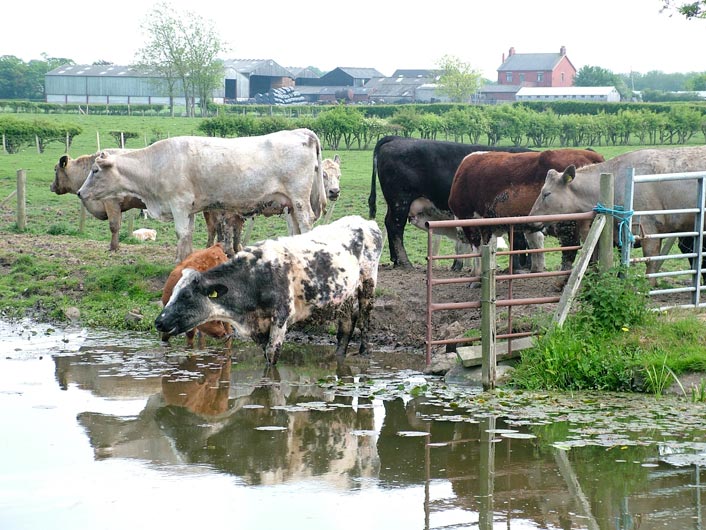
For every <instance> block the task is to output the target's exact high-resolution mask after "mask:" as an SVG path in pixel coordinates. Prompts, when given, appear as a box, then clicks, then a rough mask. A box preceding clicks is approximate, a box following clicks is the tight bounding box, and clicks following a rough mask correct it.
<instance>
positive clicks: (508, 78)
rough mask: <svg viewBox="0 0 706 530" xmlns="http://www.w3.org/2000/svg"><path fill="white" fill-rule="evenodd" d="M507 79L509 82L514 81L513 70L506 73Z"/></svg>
mask: <svg viewBox="0 0 706 530" xmlns="http://www.w3.org/2000/svg"><path fill="white" fill-rule="evenodd" d="M505 81H507V82H508V83H512V72H507V73H506V74H505Z"/></svg>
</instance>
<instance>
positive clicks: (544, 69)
mask: <svg viewBox="0 0 706 530" xmlns="http://www.w3.org/2000/svg"><path fill="white" fill-rule="evenodd" d="M575 76H576V68H574V65H573V64H571V61H570V60H569V58H568V57H567V56H566V47H565V46H562V47H561V48H560V49H559V53H516V52H515V48H510V51H509V53H508V55H507V57H505V54H503V62H502V64H501V65H500V67H499V68H498V84H497V85H486V86H484V87H483V88H482V89H481V98H482V100H484V101H485V102H487V103H494V102H501V101H515V94H516V93H517V91H518V90H520V88H522V87H570V86H573V84H574V77H575Z"/></svg>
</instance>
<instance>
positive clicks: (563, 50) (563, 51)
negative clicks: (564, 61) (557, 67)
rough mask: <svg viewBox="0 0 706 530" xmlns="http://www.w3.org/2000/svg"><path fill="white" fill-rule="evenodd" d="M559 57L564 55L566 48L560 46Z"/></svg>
mask: <svg viewBox="0 0 706 530" xmlns="http://www.w3.org/2000/svg"><path fill="white" fill-rule="evenodd" d="M559 55H561V56H562V57H563V56H564V55H566V46H562V47H561V48H559Z"/></svg>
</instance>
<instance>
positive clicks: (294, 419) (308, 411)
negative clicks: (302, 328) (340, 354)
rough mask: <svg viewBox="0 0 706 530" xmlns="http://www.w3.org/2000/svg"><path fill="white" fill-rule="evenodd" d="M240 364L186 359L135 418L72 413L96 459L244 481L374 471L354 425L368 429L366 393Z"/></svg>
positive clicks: (348, 483) (366, 439) (345, 484)
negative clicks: (214, 472)
mask: <svg viewBox="0 0 706 530" xmlns="http://www.w3.org/2000/svg"><path fill="white" fill-rule="evenodd" d="M253 353H254V352H253ZM246 362H247V361H246ZM242 364H243V363H241V366H238V369H237V371H236V370H233V371H232V366H231V361H230V358H229V357H223V356H215V355H208V354H203V355H201V354H199V355H194V356H189V357H187V358H184V359H183V360H182V361H181V362H179V364H178V365H177V366H176V367H175V368H174V369H173V370H170V371H169V373H166V374H165V375H163V377H162V380H161V389H162V391H161V393H158V394H156V395H153V396H150V397H149V398H148V399H147V401H146V406H145V408H144V409H143V410H142V411H141V412H140V414H138V415H137V416H115V415H107V414H100V413H95V412H84V413H81V414H79V417H78V419H79V422H80V423H81V425H83V427H84V428H85V429H86V431H87V433H88V436H89V438H90V441H91V445H92V446H93V447H94V451H95V455H96V458H109V457H121V458H138V459H147V460H151V461H155V462H160V463H184V462H188V463H208V464H211V465H213V466H214V467H215V468H217V469H220V470H224V471H226V472H229V473H232V474H234V475H237V476H239V477H242V478H243V479H244V480H245V481H246V482H248V483H251V484H277V483H281V482H284V481H291V480H299V479H302V478H307V477H312V476H319V477H321V476H323V477H324V478H325V480H326V481H327V482H330V483H331V485H333V486H334V487H340V488H350V487H352V482H353V481H354V480H356V479H358V478H361V477H364V478H367V477H374V476H377V474H378V471H379V460H378V458H377V448H376V444H375V437H374V436H360V435H357V434H356V432H355V431H371V430H372V429H374V421H373V409H372V407H370V408H366V407H365V405H366V404H367V405H370V404H371V402H370V400H364V399H358V400H357V401H356V408H355V409H354V408H353V406H352V405H353V398H352V397H348V396H336V397H334V396H333V395H332V394H330V393H328V391H327V390H326V389H325V388H322V387H321V386H320V385H319V384H317V382H316V380H317V379H318V377H317V376H302V375H301V373H302V372H301V369H300V371H298V372H295V370H296V368H295V367H289V366H287V367H282V368H280V369H277V368H275V367H268V368H267V369H266V370H265V373H264V374H263V371H262V369H261V368H260V366H258V367H257V368H252V369H248V368H245V367H243V366H242ZM329 373H330V372H329ZM312 380H313V382H310V381H312ZM307 403H310V404H311V405H307ZM263 427H264V428H267V430H260V429H262V428H263ZM272 427H279V428H282V429H281V431H280V430H271V428H272Z"/></svg>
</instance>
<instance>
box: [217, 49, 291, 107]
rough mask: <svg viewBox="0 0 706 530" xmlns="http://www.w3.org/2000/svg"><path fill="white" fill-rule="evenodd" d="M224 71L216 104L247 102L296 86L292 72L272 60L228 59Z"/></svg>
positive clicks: (224, 63)
mask: <svg viewBox="0 0 706 530" xmlns="http://www.w3.org/2000/svg"><path fill="white" fill-rule="evenodd" d="M223 69H224V74H225V76H224V77H225V79H224V82H223V86H222V87H221V89H220V90H217V91H214V95H213V100H214V101H215V102H216V103H224V102H236V101H247V100H248V99H251V98H253V97H255V94H264V93H265V92H269V91H270V90H272V89H273V88H282V87H293V86H294V75H293V74H292V72H290V71H289V70H288V69H287V68H284V67H283V66H280V65H279V64H277V63H276V62H275V61H273V60H272V59H227V60H224V61H223Z"/></svg>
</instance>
